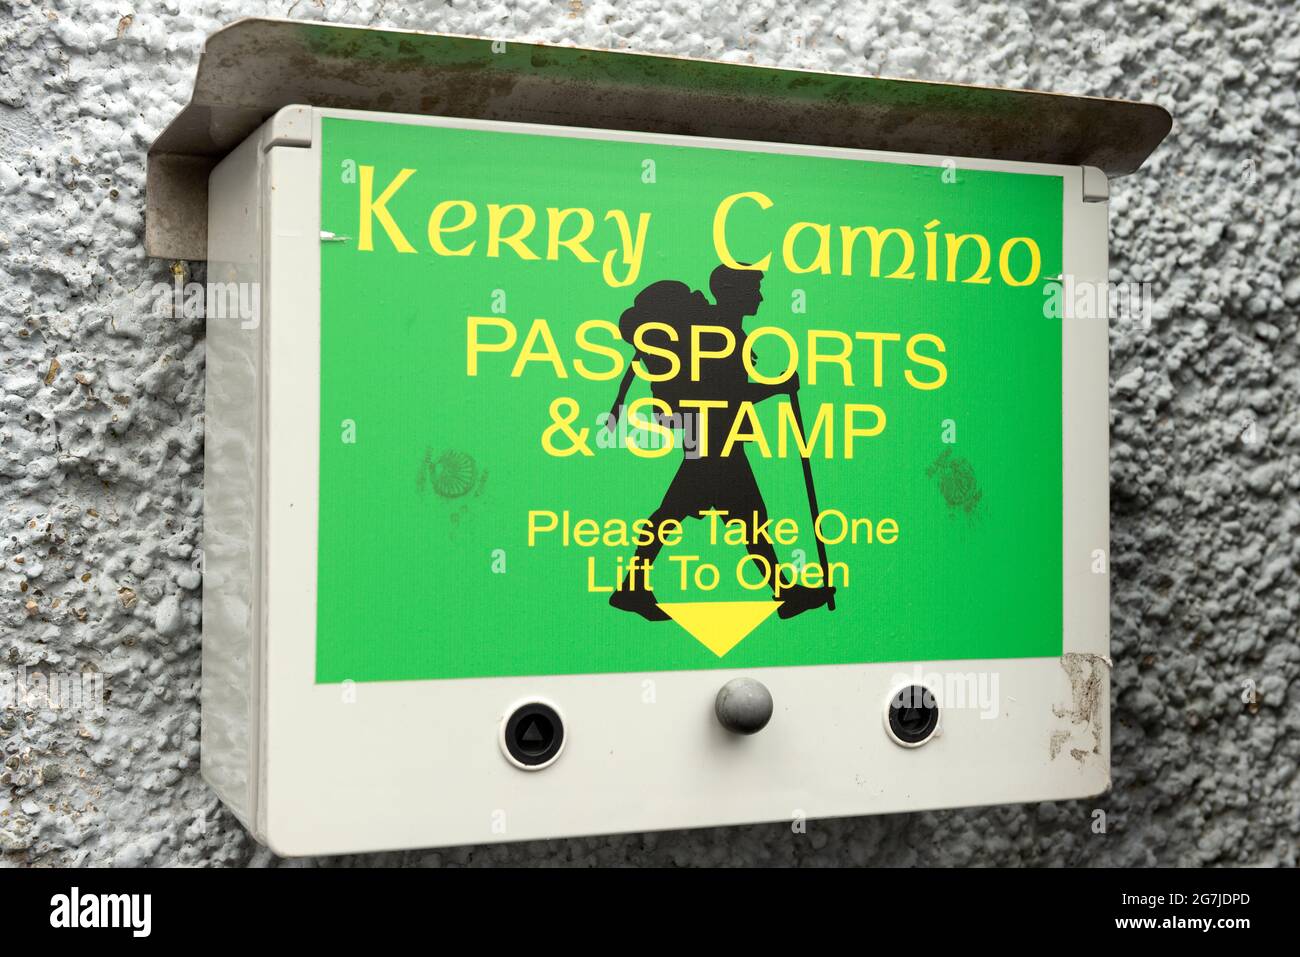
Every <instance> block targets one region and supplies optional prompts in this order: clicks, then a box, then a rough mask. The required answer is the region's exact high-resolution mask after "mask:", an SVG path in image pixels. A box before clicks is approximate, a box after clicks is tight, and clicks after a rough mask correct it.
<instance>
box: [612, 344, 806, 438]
mask: <svg viewBox="0 0 1300 957" xmlns="http://www.w3.org/2000/svg"><path fill="white" fill-rule="evenodd" d="M639 358H641V353H639V352H638V353H637V354H636V355H634V356H632V361H631V362H629V363H628V364H627V370H626V371H624V373H623V381H622V382H620V383H619V385H618V398H616V399H615V400H614V407H613V408H612V409H610V410H609V418H608V419H606V420H605V428H606V429H608V430H609V432H610V434H611V435H612V434H613V433H614V432H615V431H617V426H618V419H619V413H621V412H622V411H623V402H624V401H625V400H626V399H627V390H628V389H630V388H631V387H632V366H633V365H634V364H635V363H636V360H637V359H639ZM799 428H800V429H802V428H803V426H800V427H799Z"/></svg>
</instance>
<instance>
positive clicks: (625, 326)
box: [609, 266, 835, 621]
mask: <svg viewBox="0 0 1300 957" xmlns="http://www.w3.org/2000/svg"><path fill="white" fill-rule="evenodd" d="M762 281H763V274H762V272H760V271H758V270H756V269H731V268H729V267H727V266H719V267H718V268H717V269H715V270H713V274H712V275H711V276H710V277H709V289H710V291H711V292H712V293H713V298H714V299H715V300H716V303H715V304H710V303H709V301H708V300H707V299H706V298H705V297H704V295H703V294H702V293H700V292H698V291H695V290H692V289H691V288H690V287H689V286H687V285H686V284H685V283H683V282H678V281H676V280H673V279H666V280H662V281H660V282H656V283H652V284H651V285H649V286H647V287H646V288H645V289H643V290H641V292H640V293H639V294H638V295H637V297H636V300H635V301H634V302H633V305H632V308H630V309H628V310H627V311H626V312H624V313H623V315H622V317H621V318H620V319H619V324H618V328H619V334H620V335H621V336H622V337H623V339H624V340H625V341H627V342H629V343H631V342H632V341H633V336H634V334H635V332H636V330H637V329H638V328H639V327H640V326H643V325H645V324H646V323H650V322H655V323H663V324H664V325H667V326H670V327H671V328H672V329H673V330H675V331H676V333H677V341H676V342H672V341H669V337H668V336H667V335H666V334H664V333H663V332H662V330H647V332H646V333H645V334H644V338H645V340H646V341H647V342H653V343H654V344H655V345H656V346H658V345H659V344H660V343H661V342H662V344H663V347H664V348H665V349H668V350H670V351H672V352H674V353H675V354H676V355H677V357H678V359H679V360H680V362H681V365H680V367H679V371H678V373H677V374H676V375H675V376H674V377H673V378H671V379H666V380H664V381H661V382H651V392H652V394H653V395H654V396H655V398H658V399H662V400H663V401H665V402H667V403H668V405H669V406H670V407H671V408H672V410H673V413H674V414H675V415H676V416H677V420H678V423H679V424H682V425H683V428H684V432H685V434H687V435H695V436H699V434H700V433H699V430H698V429H697V428H694V427H693V425H694V424H693V423H689V422H688V421H687V416H688V415H695V414H696V413H686V412H683V411H682V406H681V401H682V400H683V399H690V400H710V401H715V402H717V401H721V402H725V403H726V407H725V408H714V409H711V411H710V414H709V435H710V440H709V443H708V451H707V454H702V455H700V454H696V450H695V449H693V448H684V449H683V458H682V464H681V465H680V466H678V469H677V474H676V475H675V476H673V480H672V482H671V483H670V484H669V486H668V491H667V492H666V493H664V497H663V502H662V503H661V504H660V505H659V507H658V508H657V509H656V510H655V511H654V512H653V514H651V515H650V519H649V520H650V522H651V524H652V531H653V533H654V541H653V542H652V543H651V544H649V545H643V546H641V547H640V548H638V549H637V550H636V555H637V558H639V559H641V560H642V561H643V562H644V563H650V562H653V561H654V560H655V558H656V557H658V555H659V551H660V549H661V548H662V545H660V543H659V540H658V528H659V526H660V524H662V523H663V522H665V521H668V520H669V519H675V520H678V521H681V520H682V519H686V518H696V519H698V518H700V517H701V515H700V513H701V512H702V511H704V510H707V509H718V510H720V511H725V512H727V513H728V514H727V518H740V519H744V520H745V521H746V522H750V521H753V522H755V523H762V522H765V521H767V505H766V503H765V502H764V501H763V494H762V492H760V491H759V488H758V482H757V480H756V479H755V478H754V471H753V469H752V468H751V467H750V464H749V459H748V457H747V456H746V453H745V446H746V445H747V444H748V443H746V442H744V441H737V442H735V443H733V444H732V446H731V448H730V449H729V450H728V454H726V455H723V454H722V445H723V442H722V440H721V438H720V437H725V436H726V435H728V434H729V432H730V431H731V426H732V423H733V421H734V420H735V417H736V416H737V415H738V414H739V411H740V404H741V403H742V402H752V403H758V402H761V401H763V400H764V399H768V398H771V397H772V396H774V395H785V394H793V393H794V392H795V391H796V390H797V389H798V388H799V377H798V375H797V374H795V375H794V376H793V377H792V378H791V379H789V380H788V381H786V382H784V383H781V384H779V385H765V384H762V383H758V382H751V381H750V380H749V373H748V372H747V371H746V369H745V365H744V358H743V355H742V353H741V352H740V351H739V350H733V352H732V353H731V355H729V356H727V357H725V358H721V359H704V360H702V361H701V363H700V376H699V381H697V382H692V381H691V373H690V368H691V366H690V356H689V354H688V353H689V350H690V343H691V341H692V330H691V327H692V326H722V327H724V328H726V329H728V330H730V331H731V333H732V334H733V335H734V336H735V337H736V342H737V343H743V341H744V338H745V330H744V321H745V318H746V317H747V316H752V315H754V314H755V313H756V312H757V311H758V307H759V304H760V303H762V301H763V294H762V292H761V289H760V287H761V284H762ZM722 339H723V337H722V335H721V334H720V333H718V332H716V331H715V332H712V333H710V332H707V331H705V332H701V344H702V345H707V346H708V347H709V348H718V347H721V346H722V345H723V344H724V343H723V342H722ZM637 359H639V360H641V362H642V363H643V364H644V366H645V369H646V372H648V373H650V375H652V376H658V375H664V374H666V373H667V372H668V371H669V370H670V369H671V363H670V361H669V360H668V359H667V358H666V357H664V356H656V355H653V354H642V353H640V352H638V353H637V355H636V356H635V357H634V359H633V361H636V360H637ZM751 361H752V360H751ZM631 381H632V368H631V365H629V367H628V370H627V374H625V375H624V377H623V383H622V385H621V386H620V389H619V395H618V399H617V400H616V401H615V403H614V410H613V412H612V413H611V416H612V417H611V418H610V420H609V422H610V424H611V426H612V424H613V422H614V421H616V419H617V417H618V415H619V413H620V412H621V409H622V406H623V402H624V400H625V399H626V398H627V390H628V387H629V386H630V385H631ZM746 547H747V548H748V550H749V553H750V554H751V555H755V556H758V557H761V558H762V559H763V560H764V561H766V562H767V568H768V570H769V571H768V574H769V576H775V574H776V571H775V570H776V566H777V557H776V550H775V549H774V548H773V547H772V545H771V544H770V543H769V542H766V541H758V542H752V543H751V544H749V545H748V546H746ZM642 567H644V565H642ZM644 584H645V576H643V575H636V574H632V573H629V575H628V576H627V577H626V578H625V579H624V580H623V582H622V583H621V585H620V587H619V588H618V589H617V590H615V592H614V594H613V595H612V596H611V597H610V600H609V603H610V604H611V605H613V606H614V607H615V608H618V609H621V610H623V611H630V612H635V613H636V614H638V615H640V616H641V617H642V618H645V619H646V620H648V621H667V620H668V615H667V613H666V612H664V611H663V609H661V608H660V607H659V606H658V604H657V603H656V602H655V597H654V593H653V592H652V591H650V590H648V589H646V588H645V587H644ZM834 592H835V589H833V588H810V587H807V586H804V585H796V586H789V585H785V584H783V585H782V587H781V598H780V600H781V602H782V605H781V607H780V608H779V609H778V610H777V614H778V615H779V616H780V617H782V618H793V617H794V616H795V615H798V614H801V613H802V612H805V611H808V610H809V609H812V608H819V607H821V606H822V605H824V604H826V603H827V602H828V601H830V600H831V596H832V595H833V594H834Z"/></svg>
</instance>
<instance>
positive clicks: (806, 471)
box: [790, 391, 835, 611]
mask: <svg viewBox="0 0 1300 957" xmlns="http://www.w3.org/2000/svg"><path fill="white" fill-rule="evenodd" d="M790 411H792V412H793V413H794V424H795V427H796V428H798V430H799V434H800V435H802V436H804V441H807V433H806V432H804V430H803V413H802V412H801V411H800V410H799V393H798V391H795V392H791V393H790ZM799 458H800V460H801V461H802V462H803V484H804V487H805V488H807V489H808V508H809V510H810V511H811V512H812V520H813V538H814V539H815V540H816V542H817V561H819V562H821V566H822V571H823V572H824V573H825V574H827V575H829V574H830V566H829V565H828V564H827V562H826V543H825V542H823V541H822V538H821V536H820V535H818V534H817V516H818V515H820V514H821V509H819V508H818V507H817V489H815V488H814V487H813V476H812V462H810V461H809V460H808V458H807V456H804V455H800V456H799ZM826 610H827V611H834V610H835V595H834V593H832V594H831V596H830V597H829V598H828V599H827V600H826Z"/></svg>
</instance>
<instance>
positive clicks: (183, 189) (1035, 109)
mask: <svg viewBox="0 0 1300 957" xmlns="http://www.w3.org/2000/svg"><path fill="white" fill-rule="evenodd" d="M290 104H305V105H310V106H319V107H336V108H346V109H355V110H382V111H388V112H396V113H416V114H426V115H441V116H456V117H464V118H472V119H484V120H512V121H516V122H524V123H549V124H553V125H557V126H582V127H595V128H601V129H616V130H633V131H639V132H650V133H679V134H688V135H696V136H716V137H725V138H731V139H742V140H765V141H770V142H778V143H806V144H811V145H817V146H843V147H853V148H857V149H874V150H890V151H897V152H912V153H932V154H940V155H945V156H967V157H979V158H984V159H995V160H1020V161H1024V162H1037V163H1061V164H1069V165H1079V166H1096V167H1099V168H1100V169H1102V170H1103V171H1104V172H1106V173H1107V174H1108V175H1110V176H1123V175H1125V174H1127V173H1131V172H1134V171H1135V170H1136V169H1138V167H1140V166H1141V165H1142V162H1143V161H1144V160H1145V159H1146V158H1147V157H1148V156H1149V155H1150V154H1151V152H1152V151H1153V150H1154V149H1155V148H1156V146H1157V145H1158V144H1159V143H1160V141H1161V140H1162V139H1164V137H1165V135H1166V134H1167V133H1168V132H1169V129H1170V126H1171V125H1172V119H1171V117H1170V115H1169V113H1168V112H1166V111H1165V110H1164V109H1163V108H1161V107H1159V106H1155V105H1153V104H1149V103H1134V102H1130V101H1126V100H1106V99H1101V98H1097V97H1086V96H1065V95H1060V94H1052V93H1038V92H1032V91H1028V90H1005V89H997V88H994V87H981V86H963V85H960V84H953V83H929V82H924V81H919V80H893V79H883V78H878V77H860V76H849V75H845V74H838V73H816V72H811V71H804V70H790V69H777V68H773V67H762V66H748V65H743V64H737V63H721V62H717V61H712V60H695V59H689V58H685V57H673V56H663V55H658V54H654V55H652V54H645V53H624V52H619V51H614V50H592V49H586V48H582V47H561V46H550V45H547V44H542V43H516V42H514V41H493V40H488V39H482V38H478V37H463V36H449V35H445V34H436V33H418V32H411V31H401V30H375V29H370V28H366V27H352V26H341V25H335V24H320V23H310V22H301V21H293V20H278V19H246V20H240V21H238V22H236V23H233V24H231V25H230V26H228V27H225V28H224V29H222V30H219V31H217V32H216V33H214V34H213V35H212V36H210V37H209V38H208V40H207V42H206V43H205V44H204V47H203V52H202V54H201V55H200V57H199V68H198V75H197V76H196V77H195V80H194V96H193V98H192V99H191V100H190V103H189V105H188V106H186V107H185V109H183V110H182V111H181V112H180V114H179V115H178V116H177V117H176V118H175V119H174V120H172V122H171V124H170V125H169V126H168V127H167V129H166V130H165V131H163V133H162V135H161V136H159V137H158V139H157V140H155V141H154V144H153V146H151V147H150V149H149V160H148V163H149V165H148V175H147V181H146V219H145V249H146V251H147V252H148V254H149V255H150V256H158V257H163V258H167V259H206V258H207V182H208V173H209V172H210V171H211V170H212V168H213V167H214V166H215V165H216V164H217V162H218V161H219V160H220V159H221V158H222V157H223V156H225V154H226V153H228V152H229V151H230V150H232V149H233V148H234V147H235V146H237V145H239V143H240V142H242V141H243V139H244V138H245V137H247V136H248V134H250V133H251V132H253V131H254V130H255V129H257V127H258V126H259V125H260V124H261V123H262V122H263V121H264V120H265V119H266V118H267V117H269V116H271V115H272V114H273V113H275V112H276V111H277V110H278V109H280V108H281V107H283V106H288V105H290Z"/></svg>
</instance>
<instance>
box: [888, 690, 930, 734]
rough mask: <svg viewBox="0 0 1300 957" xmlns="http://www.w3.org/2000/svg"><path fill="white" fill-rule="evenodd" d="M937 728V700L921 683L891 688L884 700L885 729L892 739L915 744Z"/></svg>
mask: <svg viewBox="0 0 1300 957" xmlns="http://www.w3.org/2000/svg"><path fill="white" fill-rule="evenodd" d="M938 729H939V704H938V702H937V701H935V697H934V692H932V691H931V690H930V689H929V688H927V687H925V686H924V685H907V686H905V687H902V688H899V689H897V690H896V691H894V693H893V694H891V695H890V696H889V699H888V701H886V703H885V730H886V731H887V732H888V733H889V736H890V738H892V739H893V741H894V743H895V744H897V745H900V746H902V747H904V748H919V747H920V746H921V745H923V744H925V743H926V742H927V741H929V740H930V739H931V738H933V737H934V733H935V732H936V731H937V730H938Z"/></svg>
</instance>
